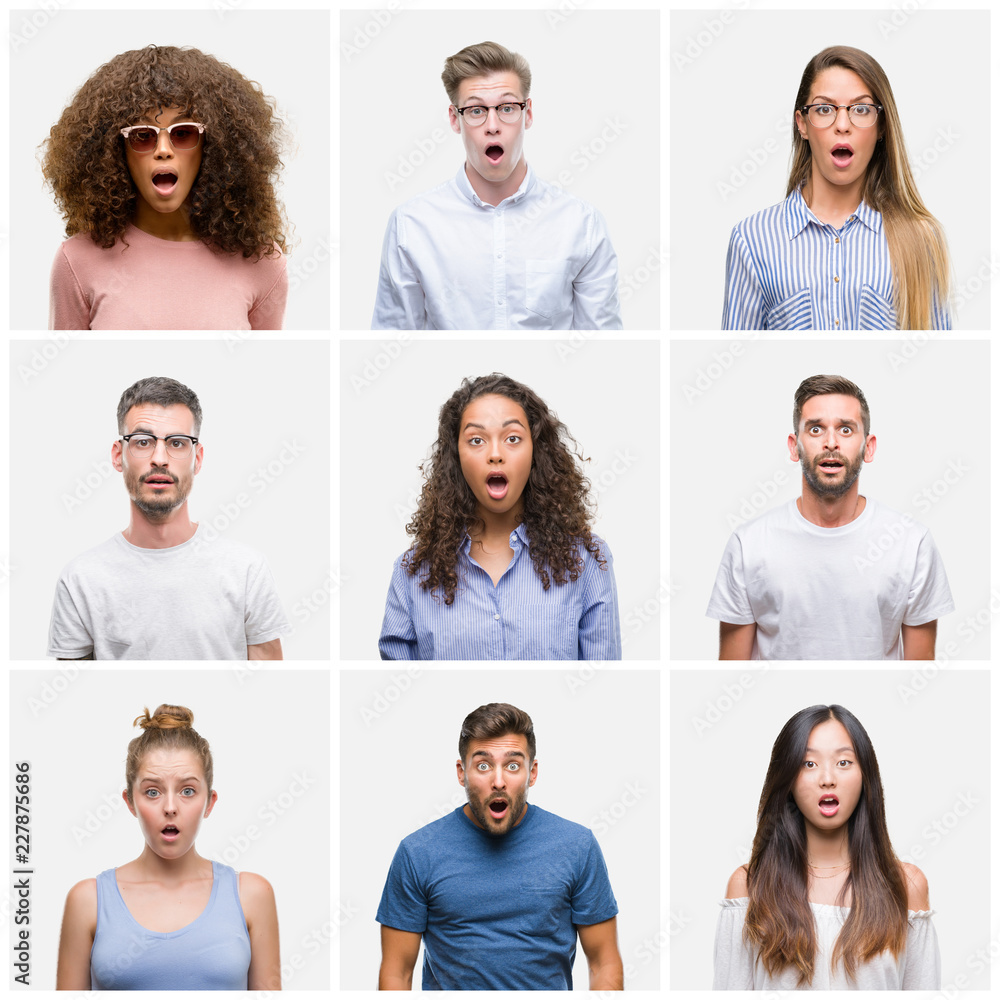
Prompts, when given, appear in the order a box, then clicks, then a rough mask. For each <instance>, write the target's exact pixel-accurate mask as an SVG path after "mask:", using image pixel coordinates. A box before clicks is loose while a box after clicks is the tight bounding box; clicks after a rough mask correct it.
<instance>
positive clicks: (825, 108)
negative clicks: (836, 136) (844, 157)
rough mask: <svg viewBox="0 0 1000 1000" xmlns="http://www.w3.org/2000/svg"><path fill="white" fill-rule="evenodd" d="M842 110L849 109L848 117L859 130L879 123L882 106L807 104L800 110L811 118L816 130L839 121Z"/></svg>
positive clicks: (810, 121)
mask: <svg viewBox="0 0 1000 1000" xmlns="http://www.w3.org/2000/svg"><path fill="white" fill-rule="evenodd" d="M841 108H847V117H848V118H850V120H851V124H852V125H856V126H857V127H858V128H871V126H872V125H874V124H875V122H877V121H878V115H879V112H880V111H881V110H882V105H881V104H806V105H805V106H804V107H801V108H799V111H801V112H802V113H803V114H804V115H807V116H808V118H809V124H810V125H812V126H813V127H814V128H827V127H828V126H830V125H832V124H833V123H834V122H835V121H836V120H837V115H838V114H839V113H840V109H841Z"/></svg>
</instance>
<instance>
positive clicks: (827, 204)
mask: <svg viewBox="0 0 1000 1000" xmlns="http://www.w3.org/2000/svg"><path fill="white" fill-rule="evenodd" d="M864 189H865V178H864V175H862V176H861V177H859V178H858V179H857V180H856V181H853V182H852V183H851V184H846V185H844V184H831V183H830V182H829V181H828V180H827V179H826V178H825V177H824V176H823V175H822V174H821V173H820V172H819V170H817V168H816V164H815V163H814V164H813V168H812V175H811V176H810V178H809V180H807V181H806V182H805V184H804V185H803V186H802V198H803V200H804V201H805V203H806V204H807V205H808V206H809V208H810V209H811V211H812V213H813V215H815V216H816V218H817V219H819V220H820V221H821V222H831V223H834V224H836V225H837V226H838V227H839V226H841V225H843V222H844V220H845V219H846V218H848V216H850V215H851V214H852V213H853V212H854V210H855V209H856V208H857V207H858V205H860V204H861V193H862V192H863V191H864Z"/></svg>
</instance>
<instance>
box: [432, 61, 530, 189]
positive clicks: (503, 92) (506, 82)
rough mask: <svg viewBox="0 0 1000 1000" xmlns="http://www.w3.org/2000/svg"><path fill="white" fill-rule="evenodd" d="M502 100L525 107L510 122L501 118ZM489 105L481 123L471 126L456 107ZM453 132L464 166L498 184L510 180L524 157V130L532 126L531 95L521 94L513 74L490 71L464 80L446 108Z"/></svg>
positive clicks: (519, 85) (519, 82)
mask: <svg viewBox="0 0 1000 1000" xmlns="http://www.w3.org/2000/svg"><path fill="white" fill-rule="evenodd" d="M504 101H517V102H519V103H520V102H526V103H527V107H526V108H525V109H524V111H523V112H522V113H521V117H520V119H519V120H518V121H516V122H514V124H513V125H508V124H506V123H505V122H502V121H500V118H499V116H498V115H497V112H496V106H497V105H498V104H503V102H504ZM474 104H478V105H482V106H483V107H487V108H491V109H493V110H491V111H490V112H489V113H488V115H487V118H486V121H485V122H484V123H483V124H482V125H470V124H469V123H468V122H467V121H466V120H465V119H464V118H463V116H462V115H460V114H458V112H457V111H456V110H455V109H456V108H466V107H468V106H469V105H474ZM448 119H449V121H450V122H451V127H452V129H453V130H454V131H456V132H458V133H459V134H460V135H461V136H462V142H463V144H464V145H465V157H466V163H467V169H471V170H475V171H476V173H477V174H479V176H480V177H482V179H483V180H484V181H488V182H490V183H491V184H498V185H501V184H503V183H504V182H505V181H508V180H510V179H511V176H512V175H513V174H514V172H515V171H516V170H517V169H518V167H519V166H520V164H521V161H522V160H523V159H524V150H523V146H524V130H525V129H526V128H531V121H532V112H531V98H530V97H529V98H525V97H523V96H522V90H521V81H520V79H519V78H518V76H517V74H516V73H493V74H491V75H490V76H476V77H472V78H470V79H468V80H463V81H462V82H461V83H460V84H459V87H458V103H457V104H454V105H452V106H451V107H450V108H449V109H448Z"/></svg>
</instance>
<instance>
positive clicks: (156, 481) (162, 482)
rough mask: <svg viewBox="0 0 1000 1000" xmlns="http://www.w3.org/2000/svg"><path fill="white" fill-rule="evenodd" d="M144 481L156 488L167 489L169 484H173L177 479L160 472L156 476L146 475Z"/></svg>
mask: <svg viewBox="0 0 1000 1000" xmlns="http://www.w3.org/2000/svg"><path fill="white" fill-rule="evenodd" d="M143 482H144V483H145V484H146V485H147V486H151V487H153V488H154V489H161V490H162V489H166V488H167V487H168V486H173V485H174V482H175V480H174V479H173V477H172V476H165V475H163V474H158V475H155V476H146V478H145V479H143Z"/></svg>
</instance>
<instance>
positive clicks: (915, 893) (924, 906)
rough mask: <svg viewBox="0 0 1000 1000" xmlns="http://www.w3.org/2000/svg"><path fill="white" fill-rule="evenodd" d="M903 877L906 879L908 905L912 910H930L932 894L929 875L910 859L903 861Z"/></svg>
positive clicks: (901, 865) (901, 864) (901, 863)
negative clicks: (928, 879) (928, 884)
mask: <svg viewBox="0 0 1000 1000" xmlns="http://www.w3.org/2000/svg"><path fill="white" fill-rule="evenodd" d="M899 864H900V867H901V868H902V869H903V878H904V879H906V905H907V908H908V909H911V910H929V909H930V908H931V902H930V894H929V892H928V889H927V876H926V875H924V873H923V872H922V871H921V870H920V869H919V868H918V867H917V866H916V865H911V864H910V862H909V861H901V862H900V863H899Z"/></svg>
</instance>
